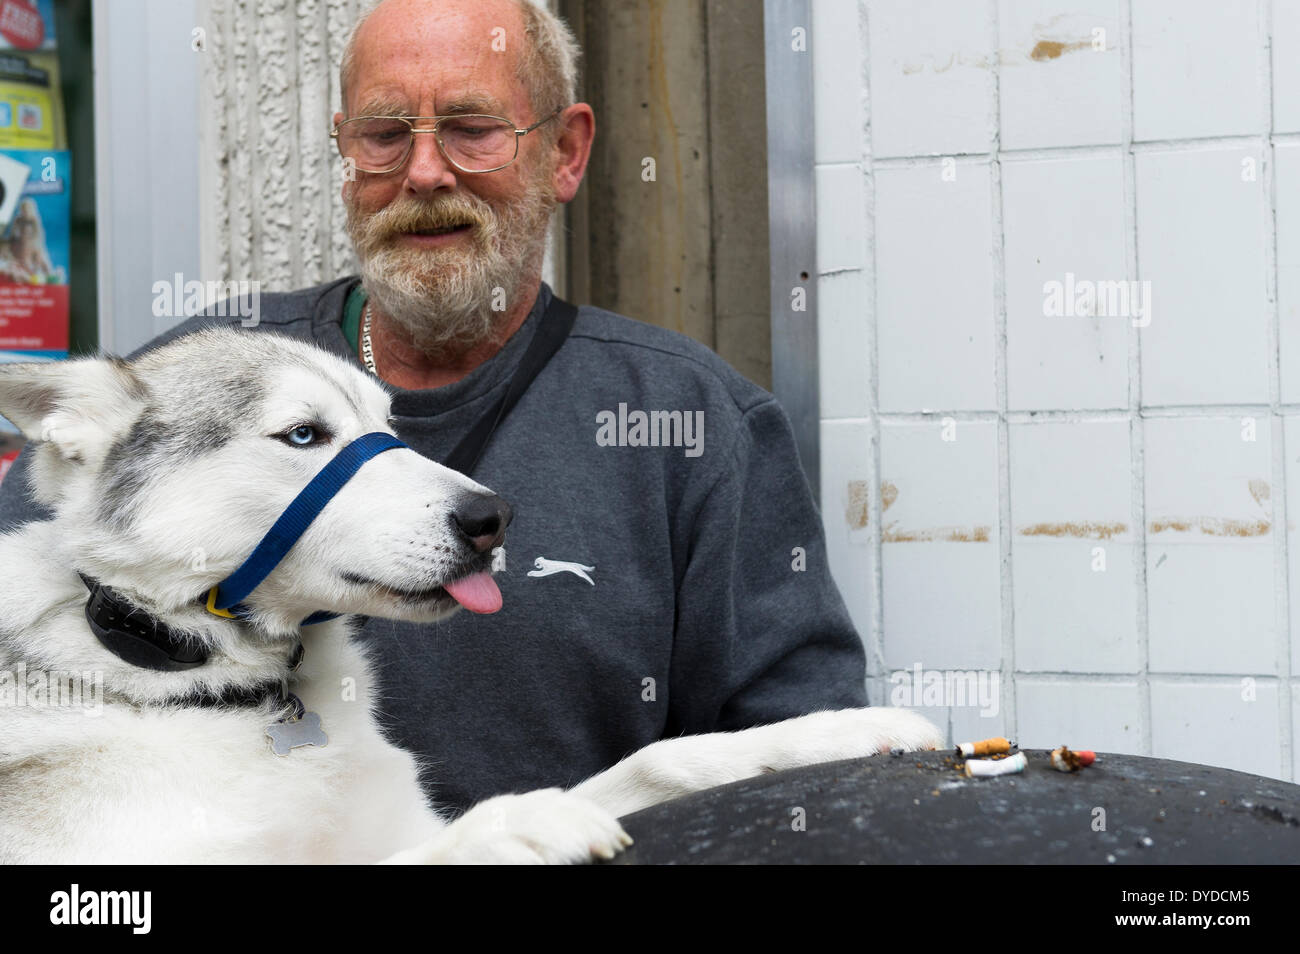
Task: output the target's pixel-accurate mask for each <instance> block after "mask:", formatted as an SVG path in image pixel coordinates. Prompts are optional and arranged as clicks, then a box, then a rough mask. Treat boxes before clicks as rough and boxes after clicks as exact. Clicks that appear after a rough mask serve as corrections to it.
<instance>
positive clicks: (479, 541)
mask: <svg viewBox="0 0 1300 954" xmlns="http://www.w3.org/2000/svg"><path fill="white" fill-rule="evenodd" d="M511 516H512V514H511V512H510V504H508V503H506V502H505V501H504V500H502V499H501V498H500V497H498V496H497V495H496V494H490V495H487V496H484V495H482V494H476V495H474V496H473V497H465V498H463V499H462V500H461V501H460V503H459V504H457V506H456V509H455V510H453V511H452V512H451V522H452V523H454V524H455V525H456V529H457V530H459V531H460V533H461V535H462V536H463V537H465V539H466V540H468V541H469V543H470V545H471V546H473V547H474V549H475V550H478V551H479V552H480V553H483V552H485V551H487V550H491V549H492V548H493V547H499V546H501V543H502V541H504V540H505V538H506V527H508V526H509V525H510V517H511Z"/></svg>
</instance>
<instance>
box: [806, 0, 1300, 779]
mask: <svg viewBox="0 0 1300 954" xmlns="http://www.w3.org/2000/svg"><path fill="white" fill-rule="evenodd" d="M811 37H812V42H811V44H810V48H809V55H811V56H812V58H813V70H814V82H815V89H816V97H817V99H816V108H815V124H816V155H817V163H818V167H817V189H818V201H817V215H818V243H819V244H818V259H819V261H818V271H819V286H818V293H819V299H820V304H819V310H820V314H819V333H820V348H821V351H820V354H821V387H822V419H823V421H822V454H823V459H822V480H823V486H822V497H823V502H824V519H825V522H826V528H827V534H828V537H829V540H830V546H831V555H832V560H833V561H834V568H835V575H836V579H837V580H838V581H839V583H840V586H841V588H842V589H843V590H844V592H845V596H846V599H847V601H848V603H849V607H850V610H851V612H852V613H853V615H854V619H855V621H856V622H857V624H858V627H859V629H860V631H861V632H862V633H863V637H864V639H865V640H866V641H867V645H868V656H869V667H870V675H871V678H872V686H871V688H872V697H873V701H876V702H889V701H894V702H898V703H902V704H908V705H916V706H918V707H920V708H921V709H923V711H926V712H927V713H929V714H930V715H931V716H932V717H934V718H936V719H937V720H939V721H940V723H941V724H943V725H944V726H945V727H946V728H947V729H948V731H949V732H950V733H951V734H952V735H953V736H954V737H960V738H962V739H965V738H972V737H980V736H984V735H990V734H997V733H1006V734H1009V735H1010V736H1011V737H1013V738H1015V739H1016V740H1017V741H1019V742H1020V743H1021V744H1023V745H1030V746H1055V745H1059V744H1061V743H1067V744H1070V745H1075V746H1082V747H1093V748H1096V749H1099V750H1103V751H1115V752H1133V753H1140V754H1149V755H1155V756H1161V757H1167V758H1176V759H1185V760H1190V761H1198V762H1207V763H1211V764H1219V765H1224V766H1228V767H1231V768H1236V769H1241V770H1244V771H1250V772H1257V773H1260V774H1264V775H1271V776H1278V777H1283V778H1291V779H1295V780H1297V781H1300V758H1297V752H1296V747H1297V742H1298V741H1300V740H1298V739H1297V735H1298V734H1300V694H1298V693H1297V689H1300V677H1298V676H1297V673H1300V528H1297V526H1296V524H1297V523H1300V516H1294V515H1300V0H1072V2H1071V0H858V2H854V0H813V23H812V31H811ZM1053 282H1056V283H1059V289H1058V291H1057V294H1056V296H1055V301H1054V300H1053V298H1054V296H1053V292H1052V286H1051V285H1050V284H1049V283H1053ZM1119 283H1124V284H1123V285H1122V286H1121V285H1120V284H1119ZM1129 283H1134V284H1132V285H1130V284H1129ZM1147 283H1149V284H1147ZM1067 289H1068V290H1069V297H1070V301H1069V302H1068V303H1066V302H1065V298H1066V291H1067ZM1094 291H1095V292H1096V293H1097V294H1096V295H1095V296H1094V295H1093V294H1092V292H1094ZM1121 291H1122V292H1123V297H1121V295H1120V293H1121ZM1057 302H1059V303H1060V304H1061V305H1062V307H1063V310H1064V311H1065V313H1064V314H1059V313H1057V314H1053V313H1052V311H1053V305H1054V304H1055V303H1057ZM1117 306H1119V309H1120V311H1121V313H1120V314H1116V313H1115V310H1116V307H1117ZM1288 504H1290V506H1288ZM1288 511H1290V512H1291V513H1292V514H1293V516H1291V517H1288ZM969 673H974V674H975V675H976V676H978V677H979V678H981V679H983V680H984V683H983V685H984V688H985V689H987V690H989V691H990V692H992V693H993V695H994V696H995V698H996V705H994V706H993V707H992V709H993V710H994V711H985V710H984V708H982V706H981V704H979V703H975V702H973V700H971V699H966V700H962V699H960V698H956V699H954V698H953V697H951V696H945V695H944V694H943V691H942V683H943V680H944V679H945V678H949V679H951V678H952V677H953V675H963V676H964V675H965V674H969ZM936 680H937V685H938V686H939V688H938V689H936V690H935V692H934V693H933V694H927V693H926V690H925V687H926V686H927V685H930V684H931V683H933V682H935V681H936ZM931 688H934V686H931Z"/></svg>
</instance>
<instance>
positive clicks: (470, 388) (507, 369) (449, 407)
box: [312, 276, 552, 417]
mask: <svg viewBox="0 0 1300 954" xmlns="http://www.w3.org/2000/svg"><path fill="white" fill-rule="evenodd" d="M360 283H361V279H360V278H359V277H357V276H351V277H350V278H348V279H344V280H343V281H342V282H340V284H339V285H338V286H336V287H335V288H333V289H330V291H329V292H327V293H326V294H325V295H323V296H322V297H321V299H320V301H319V302H318V303H317V306H316V314H315V315H314V319H313V322H312V324H313V328H312V332H313V336H314V337H315V338H316V340H317V341H318V342H319V343H320V344H321V345H323V346H325V347H327V348H329V349H330V350H331V351H334V352H335V353H337V354H340V355H346V356H347V357H348V359H349V360H351V361H353V362H355V363H356V364H357V365H358V366H359V367H361V368H363V369H364V367H365V366H364V365H362V364H361V359H360V358H358V357H357V353H356V350H355V349H354V348H353V347H351V346H350V345H349V342H348V340H347V338H346V336H345V335H344V334H343V309H344V306H345V303H346V302H347V298H348V295H349V294H350V293H351V292H352V289H354V288H355V287H356V286H357V285H359V284H360ZM330 292H333V294H331V293H330ZM551 295H552V292H551V289H550V286H548V285H547V284H546V283H545V282H542V283H541V285H540V287H539V288H538V292H537V298H536V300H535V301H534V302H533V307H532V309H531V310H530V311H529V313H528V317H527V318H525V319H524V323H523V324H522V325H520V326H519V328H518V329H517V330H516V331H515V333H514V334H513V335H511V336H510V339H509V340H508V341H507V342H506V343H505V345H504V346H503V347H502V348H501V350H500V351H498V352H497V353H496V354H494V355H493V356H492V357H491V358H489V359H488V360H486V361H484V362H483V363H482V364H481V365H479V366H478V367H477V368H475V369H474V370H473V371H471V372H470V373H469V374H467V375H465V377H463V378H461V379H460V380H459V381H453V382H452V383H451V384H444V385H443V386H442V387H437V388H419V389H414V390H408V389H406V388H399V387H396V386H395V385H392V384H389V383H388V382H387V381H384V380H382V379H381V380H380V383H381V384H382V385H383V386H384V388H385V389H386V390H387V391H388V392H389V393H390V394H391V395H392V396H393V413H394V414H396V415H398V416H401V417H433V416H436V415H439V414H444V413H447V412H449V411H454V410H456V409H458V408H461V407H464V406H466V405H469V404H476V403H478V402H479V401H481V400H483V399H485V398H486V397H488V396H490V395H491V394H492V392H494V391H495V390H496V389H497V388H498V387H499V386H501V385H503V384H504V383H505V382H506V381H507V380H508V379H509V377H510V375H511V374H512V373H513V372H514V370H515V368H516V367H518V365H519V362H520V361H521V360H522V359H523V356H524V352H525V351H526V350H527V348H528V343H529V342H530V341H532V339H533V335H534V334H536V332H537V326H538V325H539V324H540V323H541V316H542V314H543V313H544V312H545V310H546V307H547V306H548V305H549V304H550V301H551Z"/></svg>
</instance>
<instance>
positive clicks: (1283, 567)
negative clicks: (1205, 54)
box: [1258, 0, 1295, 778]
mask: <svg viewBox="0 0 1300 954" xmlns="http://www.w3.org/2000/svg"><path fill="white" fill-rule="evenodd" d="M1258 4H1259V5H1258V10H1259V24H1260V33H1261V34H1262V35H1261V42H1262V49H1261V52H1262V54H1263V56H1262V58H1261V62H1260V68H1261V71H1262V75H1261V76H1260V83H1259V85H1260V90H1261V94H1262V96H1263V102H1262V115H1261V120H1262V125H1263V127H1264V129H1265V131H1268V130H1271V129H1272V127H1273V42H1272V32H1273V31H1272V20H1271V16H1270V13H1271V11H1270V7H1269V3H1268V2H1267V0H1258ZM1275 157H1276V152H1275V149H1274V148H1273V147H1271V146H1270V147H1266V148H1265V149H1264V150H1263V153H1262V155H1261V164H1262V165H1263V167H1264V170H1263V171H1264V175H1263V182H1262V183H1261V186H1262V188H1263V189H1264V201H1265V202H1267V204H1268V207H1267V212H1268V216H1267V219H1266V222H1265V228H1266V234H1265V242H1264V256H1265V263H1264V267H1265V284H1264V289H1265V295H1267V296H1268V298H1269V304H1270V305H1271V307H1270V309H1269V315H1268V319H1269V321H1268V338H1269V340H1268V395H1269V403H1270V404H1271V410H1270V414H1269V424H1270V427H1269V431H1270V434H1271V436H1272V440H1273V446H1272V448H1271V450H1272V465H1273V466H1272V474H1271V476H1270V480H1271V481H1272V484H1273V488H1274V491H1273V493H1271V494H1270V501H1271V503H1272V506H1273V513H1272V520H1273V534H1272V535H1273V589H1274V593H1275V596H1276V600H1275V603H1274V620H1275V631H1276V636H1275V639H1276V644H1277V645H1276V650H1277V672H1278V675H1279V677H1280V690H1279V692H1278V694H1277V707H1278V711H1277V718H1278V722H1279V726H1278V740H1279V743H1280V750H1281V751H1280V752H1279V766H1280V774H1281V776H1282V777H1283V778H1291V777H1293V775H1294V771H1295V739H1294V738H1293V736H1292V720H1291V707H1292V699H1291V693H1290V692H1289V691H1288V689H1289V686H1288V683H1287V679H1288V678H1289V677H1290V676H1291V662H1292V661H1291V627H1290V618H1291V601H1290V592H1289V588H1288V582H1289V576H1290V573H1289V561H1290V553H1289V550H1290V546H1289V543H1290V541H1289V540H1288V536H1289V534H1288V533H1287V499H1286V490H1287V484H1286V428H1285V426H1284V421H1283V418H1282V352H1281V307H1280V303H1279V301H1278V278H1277V273H1278V265H1277V188H1276V185H1277V184H1276V180H1275V177H1274V170H1275V161H1274V160H1275Z"/></svg>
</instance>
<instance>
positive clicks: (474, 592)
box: [442, 572, 501, 613]
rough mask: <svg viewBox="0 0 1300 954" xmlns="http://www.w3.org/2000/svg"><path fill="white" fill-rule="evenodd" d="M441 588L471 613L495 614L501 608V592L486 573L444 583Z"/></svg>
mask: <svg viewBox="0 0 1300 954" xmlns="http://www.w3.org/2000/svg"><path fill="white" fill-rule="evenodd" d="M442 588H443V589H444V590H446V591H447V592H448V593H450V594H451V597H452V599H454V600H455V601H456V602H457V603H459V604H460V605H461V606H463V607H465V609H467V610H469V611H470V612H471V613H495V612H496V611H497V610H499V609H500V608H501V591H500V590H499V589H497V585H496V581H495V580H493V579H492V576H491V574H489V573H487V572H483V573H475V574H474V575H473V576H467V577H465V578H464V579H463V580H457V581H456V582H455V583H444V584H442Z"/></svg>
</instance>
